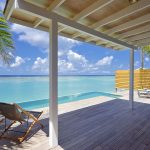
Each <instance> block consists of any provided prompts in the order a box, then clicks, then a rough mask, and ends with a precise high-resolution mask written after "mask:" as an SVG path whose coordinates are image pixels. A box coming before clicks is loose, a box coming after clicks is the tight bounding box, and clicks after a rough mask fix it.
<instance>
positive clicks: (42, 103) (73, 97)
mask: <svg viewBox="0 0 150 150" xmlns="http://www.w3.org/2000/svg"><path fill="white" fill-rule="evenodd" d="M97 96H107V97H111V98H118V97H120V95H115V94H110V93H104V92H88V93H80V94H76V95H69V96H62V97H59V98H58V103H59V104H63V103H68V102H73V101H79V100H86V99H88V98H93V97H97ZM18 104H19V105H20V106H21V107H23V108H25V109H35V108H41V107H47V106H48V105H49V101H48V99H42V100H36V101H29V102H22V103H18Z"/></svg>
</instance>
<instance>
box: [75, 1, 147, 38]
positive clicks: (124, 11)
mask: <svg viewBox="0 0 150 150" xmlns="http://www.w3.org/2000/svg"><path fill="white" fill-rule="evenodd" d="M149 6H150V1H149V0H142V1H138V2H137V3H135V4H132V5H130V6H128V7H126V8H124V9H122V10H120V11H119V12H116V13H114V14H112V15H110V16H108V17H106V18H104V19H102V20H100V21H98V22H96V23H94V24H92V25H91V26H90V27H91V28H94V29H97V30H98V29H99V28H100V27H102V26H104V25H106V24H108V23H111V22H114V21H117V20H119V19H122V18H123V17H126V16H129V15H131V14H133V13H136V12H138V11H140V10H142V9H145V8H147V7H149ZM80 35H81V34H80V33H79V34H75V35H74V37H78V36H80Z"/></svg>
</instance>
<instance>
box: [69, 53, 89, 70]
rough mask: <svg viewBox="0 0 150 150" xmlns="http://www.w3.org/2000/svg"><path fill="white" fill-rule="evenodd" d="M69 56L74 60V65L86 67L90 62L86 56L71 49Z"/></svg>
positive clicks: (70, 59)
mask: <svg viewBox="0 0 150 150" xmlns="http://www.w3.org/2000/svg"><path fill="white" fill-rule="evenodd" d="M67 58H68V61H70V62H72V63H73V64H74V65H78V66H79V65H80V66H81V67H85V66H86V64H87V63H88V60H87V59H86V58H85V57H84V56H82V55H80V54H78V53H76V52H73V51H72V50H69V52H68V53H67Z"/></svg>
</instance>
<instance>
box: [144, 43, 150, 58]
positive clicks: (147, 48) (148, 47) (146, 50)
mask: <svg viewBox="0 0 150 150" xmlns="http://www.w3.org/2000/svg"><path fill="white" fill-rule="evenodd" d="M142 49H143V51H144V52H145V53H146V54H147V55H149V56H150V45H147V46H144V47H143V48H142Z"/></svg>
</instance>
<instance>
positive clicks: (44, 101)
mask: <svg viewBox="0 0 150 150" xmlns="http://www.w3.org/2000/svg"><path fill="white" fill-rule="evenodd" d="M114 81H115V79H114V76H60V77H59V79H58V96H59V99H58V102H59V103H66V102H70V101H76V100H81V99H86V98H91V97H96V96H102V95H105V96H109V97H115V96H116V95H112V94H109V93H111V92H114V90H115V88H114ZM48 89H49V79H48V77H1V78H0V101H1V102H15V103H19V104H20V105H22V106H23V107H25V108H29V107H30V108H39V107H45V106H48V97H49V95H48Z"/></svg>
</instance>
